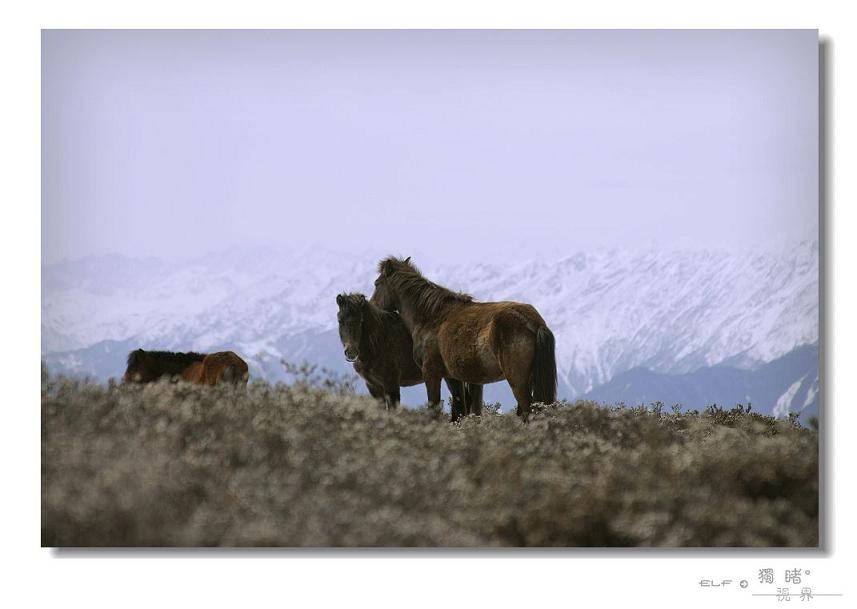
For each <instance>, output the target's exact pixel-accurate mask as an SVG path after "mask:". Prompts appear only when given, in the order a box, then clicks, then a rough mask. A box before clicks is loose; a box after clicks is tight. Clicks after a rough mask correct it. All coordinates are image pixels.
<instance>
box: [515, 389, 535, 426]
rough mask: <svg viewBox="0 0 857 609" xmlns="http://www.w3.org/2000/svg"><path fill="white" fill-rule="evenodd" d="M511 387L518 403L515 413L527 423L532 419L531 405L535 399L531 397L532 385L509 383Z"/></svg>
mask: <svg viewBox="0 0 857 609" xmlns="http://www.w3.org/2000/svg"><path fill="white" fill-rule="evenodd" d="M509 385H510V386H511V387H512V394H514V396H515V400H517V402H518V407H517V408H516V409H515V412H516V413H517V415H518V416H519V417H521V418H522V419H523V420H524V423H526V422H527V421H528V420H529V419H530V405H531V404H532V403H533V397H532V396H531V395H530V383H529V382H526V383H521V382H514V383H513V382H512V381H509Z"/></svg>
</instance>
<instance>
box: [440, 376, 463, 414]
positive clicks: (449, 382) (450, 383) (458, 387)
mask: <svg viewBox="0 0 857 609" xmlns="http://www.w3.org/2000/svg"><path fill="white" fill-rule="evenodd" d="M445 380H446V386H447V387H448V388H449V393H450V394H451V395H452V405H451V406H450V410H451V411H452V417H451V421H452V422H453V423H455V422H456V421H458V420H459V419H460V418H461V417H463V416H465V415H466V414H467V411H466V399H465V391H466V390H465V385H464V383H462V382H461V381H459V380H457V379H451V378H447V379H445Z"/></svg>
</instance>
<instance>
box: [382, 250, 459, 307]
mask: <svg viewBox="0 0 857 609" xmlns="http://www.w3.org/2000/svg"><path fill="white" fill-rule="evenodd" d="M378 272H379V273H380V274H382V275H383V276H385V277H386V278H387V280H388V281H390V283H392V284H393V287H395V289H396V291H397V292H398V293H399V295H400V297H401V296H404V297H405V298H409V299H410V300H411V302H412V303H413V305H414V306H415V307H416V308H417V309H418V310H419V311H420V312H421V313H422V314H423V315H425V316H426V317H434V316H436V315H437V314H438V313H440V312H441V311H443V309H445V308H446V307H447V306H449V305H450V304H451V303H468V302H473V296H471V295H470V294H465V293H464V292H453V291H452V290H449V289H447V288H445V287H443V286H440V285H438V284H436V283H434V282H433V281H430V280H428V279H426V278H425V277H423V274H422V273H421V272H420V270H419V269H418V268H417V267H416V266H415V265H414V263H413V262H411V259H410V258H406V259H405V260H402V259H400V258H396V257H394V256H389V257H388V258H385V259H384V260H382V261H381V262H379V263H378Z"/></svg>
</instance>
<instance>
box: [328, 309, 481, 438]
mask: <svg viewBox="0 0 857 609" xmlns="http://www.w3.org/2000/svg"><path fill="white" fill-rule="evenodd" d="M336 304H337V305H338V306H339V312H338V313H337V315H336V318H337V321H338V322H339V338H340V340H341V341H342V346H343V347H345V359H346V360H347V361H349V362H351V363H353V364H354V370H355V372H357V374H359V375H360V376H361V377H362V378H363V379H364V380H365V381H366V387H367V388H368V389H369V393H370V394H371V395H372V397H374V398H376V399H379V400H380V399H383V400H384V403H385V405H386V407H387V408H395V407H396V406H397V405H398V403H399V401H400V399H401V396H400V391H399V388H400V387H410V386H412V385H418V384H419V383H422V382H423V375H422V370H421V369H420V367H419V366H418V365H417V363H416V362H415V361H414V347H413V341H412V340H411V335H410V333H409V332H408V329H407V327H405V324H404V323H403V322H402V319H401V317H400V316H399V315H398V314H397V313H391V312H387V311H384V310H383V309H379V308H378V307H376V306H374V305H373V304H372V303H370V302H369V301H368V300H366V297H365V296H364V295H363V294H339V295H338V296H337V297H336ZM447 386H448V387H449V392H450V393H451V394H452V409H453V421H455V420H458V418H460V417H461V415H462V414H470V413H471V412H474V413H481V410H482V387H481V386H470V385H467V386H465V385H464V384H463V383H461V382H460V381H457V380H455V379H447Z"/></svg>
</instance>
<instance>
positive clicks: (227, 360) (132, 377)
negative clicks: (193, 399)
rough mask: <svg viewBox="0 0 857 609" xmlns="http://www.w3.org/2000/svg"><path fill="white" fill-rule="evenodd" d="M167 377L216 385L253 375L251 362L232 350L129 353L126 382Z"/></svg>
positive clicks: (235, 381) (149, 381)
mask: <svg viewBox="0 0 857 609" xmlns="http://www.w3.org/2000/svg"><path fill="white" fill-rule="evenodd" d="M164 376H167V377H180V378H182V379H183V380H186V381H189V382H194V383H200V384H209V385H214V384H216V383H218V382H219V381H226V382H233V383H239V382H241V383H244V384H246V383H247V378H248V376H249V375H248V368H247V363H246V362H245V361H244V360H242V359H241V358H240V357H238V356H237V355H236V354H235V353H233V352H232V351H224V352H221V353H211V354H208V355H206V354H205V353H195V352H189V353H174V352H172V351H144V350H143V349H137V350H136V351H132V352H131V353H129V354H128V365H127V368H126V369H125V375H124V377H123V379H122V380H123V381H124V382H126V383H151V382H153V381H157V380H158V379H160V378H162V377H164Z"/></svg>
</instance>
